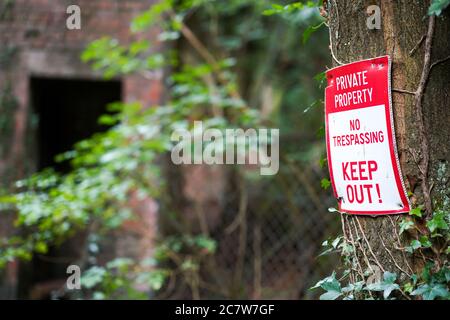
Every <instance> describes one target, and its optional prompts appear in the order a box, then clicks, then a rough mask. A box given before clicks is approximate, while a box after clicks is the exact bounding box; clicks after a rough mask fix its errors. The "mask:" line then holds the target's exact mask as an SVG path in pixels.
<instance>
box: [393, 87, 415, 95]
mask: <svg viewBox="0 0 450 320" xmlns="http://www.w3.org/2000/svg"><path fill="white" fill-rule="evenodd" d="M392 91H394V92H400V93H406V94H410V95H413V96H415V95H416V93H415V92H413V91H408V90H403V89H396V88H393V89H392Z"/></svg>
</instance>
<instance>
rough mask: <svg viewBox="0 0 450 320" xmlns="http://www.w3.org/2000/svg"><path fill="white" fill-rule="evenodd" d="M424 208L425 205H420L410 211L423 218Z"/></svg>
mask: <svg viewBox="0 0 450 320" xmlns="http://www.w3.org/2000/svg"><path fill="white" fill-rule="evenodd" d="M422 209H423V206H418V207H416V208H414V209H412V210H411V211H410V212H409V215H411V216H416V217H419V218H422Z"/></svg>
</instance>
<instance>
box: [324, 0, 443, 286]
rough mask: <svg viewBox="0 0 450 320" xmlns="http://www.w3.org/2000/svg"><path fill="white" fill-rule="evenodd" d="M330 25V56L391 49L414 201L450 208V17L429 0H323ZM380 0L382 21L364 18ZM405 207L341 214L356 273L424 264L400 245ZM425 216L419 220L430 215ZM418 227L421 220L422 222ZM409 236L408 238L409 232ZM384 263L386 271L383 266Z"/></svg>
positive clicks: (403, 271)
mask: <svg viewBox="0 0 450 320" xmlns="http://www.w3.org/2000/svg"><path fill="white" fill-rule="evenodd" d="M325 3H326V4H327V8H326V10H327V13H328V18H329V27H330V42H331V43H330V48H331V50H332V54H333V55H334V58H333V64H334V65H335V66H337V65H338V64H339V63H338V62H337V61H336V60H338V61H340V62H342V63H349V62H353V61H357V60H361V59H368V58H373V57H377V56H381V55H386V54H388V55H390V56H391V58H392V61H393V64H392V88H393V90H392V91H393V92H392V102H393V112H394V122H395V133H396V141H397V147H398V153H399V159H400V164H401V169H402V174H403V177H404V180H405V183H406V187H407V190H408V192H409V194H410V200H411V202H412V204H413V207H416V206H418V205H421V204H423V205H424V208H425V215H426V218H429V217H430V216H431V215H432V210H433V209H437V208H439V209H442V210H445V211H446V212H448V211H449V205H450V195H449V169H448V167H449V164H450V163H449V162H450V160H449V159H450V148H449V141H448V140H449V137H450V126H449V123H450V121H449V120H450V108H449V98H450V85H449V79H448V75H449V74H450V60H446V58H448V57H449V55H450V41H449V34H450V19H449V12H448V11H449V10H446V11H444V12H443V14H442V16H441V17H436V18H435V17H429V16H428V15H427V10H428V6H429V2H428V1H408V0H398V1H393V0H382V1H381V0H379V1H373V0H371V1H365V0H361V1H338V0H329V1H325ZM373 4H376V5H378V6H379V7H380V8H381V29H380V30H377V29H373V30H370V29H369V28H368V27H367V26H366V21H367V18H368V17H369V15H368V13H367V7H368V6H370V5H373ZM402 218H403V217H402V215H396V216H382V217H376V218H374V217H363V216H348V215H343V216H342V223H343V231H344V236H345V238H346V240H347V241H349V242H350V243H353V244H354V246H355V249H356V253H355V254H356V255H355V258H356V259H355V261H354V264H353V270H352V271H353V272H352V277H353V280H361V278H364V277H366V278H367V274H366V275H364V276H363V273H364V272H365V271H369V273H371V274H372V276H370V277H372V279H366V281H367V280H369V282H370V281H376V280H379V279H378V278H379V277H381V275H382V271H390V272H396V273H397V274H399V275H401V276H400V280H404V279H406V277H408V276H409V275H411V274H412V273H417V272H420V270H421V269H422V268H423V266H424V260H425V259H423V257H414V256H411V255H409V254H407V253H405V252H404V250H402V249H401V248H402V247H404V246H405V245H407V244H409V242H410V241H411V235H406V234H402V235H401V236H399V222H400V220H401V219H402ZM426 218H425V219H424V220H423V221H422V222H421V223H423V224H424V223H425V221H426ZM419 228H420V226H419ZM408 237H409V238H408ZM380 271H381V272H380Z"/></svg>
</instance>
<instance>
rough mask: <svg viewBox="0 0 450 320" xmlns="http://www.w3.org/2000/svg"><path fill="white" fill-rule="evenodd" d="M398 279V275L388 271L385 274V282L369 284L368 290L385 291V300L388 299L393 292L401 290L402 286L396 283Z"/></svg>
mask: <svg viewBox="0 0 450 320" xmlns="http://www.w3.org/2000/svg"><path fill="white" fill-rule="evenodd" d="M396 279H397V274H395V273H392V272H388V271H386V272H385V273H384V274H383V281H381V282H378V283H372V284H369V285H368V286H367V289H368V290H371V291H383V298H384V299H387V298H389V296H390V295H391V293H392V291H394V290H399V289H400V286H399V285H398V284H396V283H395V280H396Z"/></svg>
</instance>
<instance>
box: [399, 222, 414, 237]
mask: <svg viewBox="0 0 450 320" xmlns="http://www.w3.org/2000/svg"><path fill="white" fill-rule="evenodd" d="M413 227H414V222H413V221H412V220H410V219H402V221H401V222H400V234H402V233H403V232H405V231H406V230H409V229H412V228H413Z"/></svg>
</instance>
